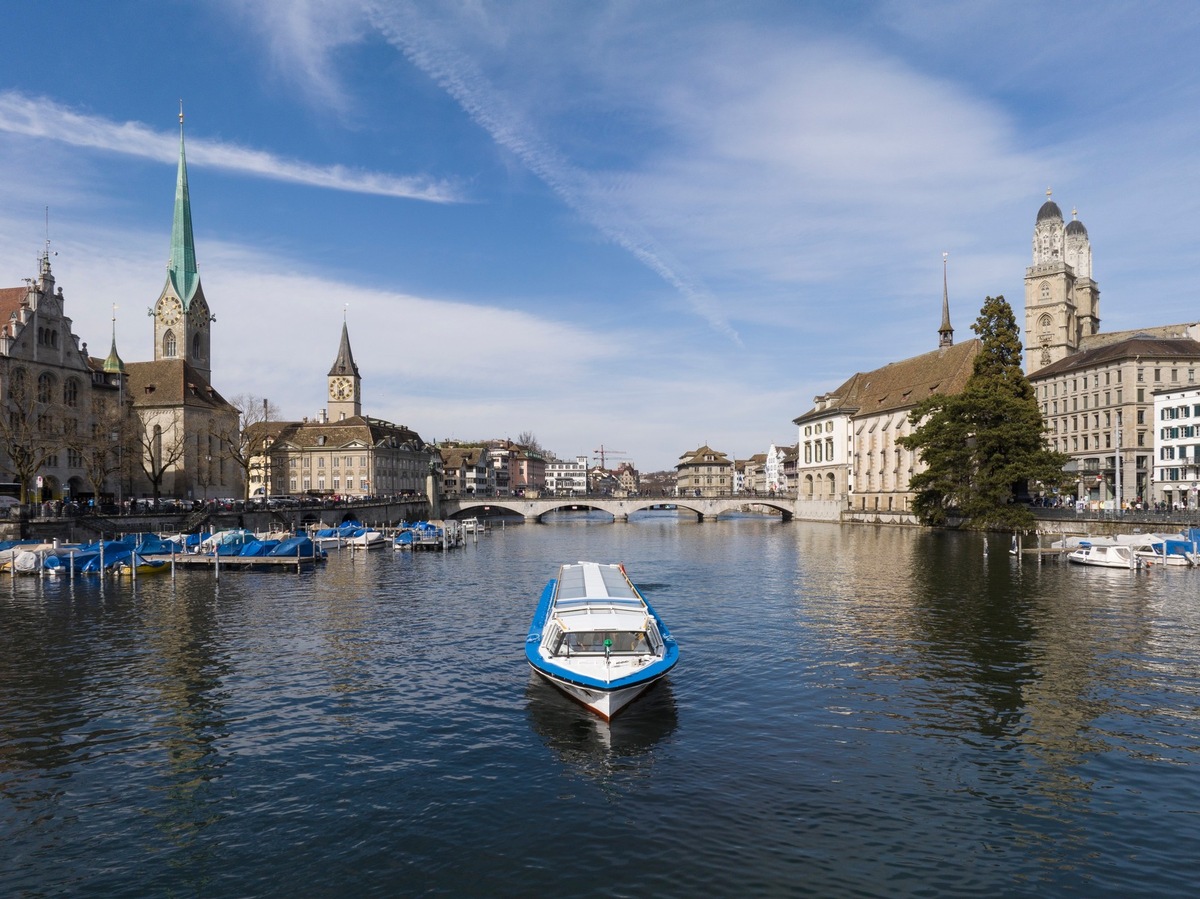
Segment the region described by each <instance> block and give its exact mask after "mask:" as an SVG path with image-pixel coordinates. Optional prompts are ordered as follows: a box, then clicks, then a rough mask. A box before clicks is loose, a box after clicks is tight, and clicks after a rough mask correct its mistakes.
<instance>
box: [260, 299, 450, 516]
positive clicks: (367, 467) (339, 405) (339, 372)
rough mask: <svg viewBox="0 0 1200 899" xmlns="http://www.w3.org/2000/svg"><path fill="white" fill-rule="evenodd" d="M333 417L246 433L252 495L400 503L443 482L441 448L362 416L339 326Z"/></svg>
mask: <svg viewBox="0 0 1200 899" xmlns="http://www.w3.org/2000/svg"><path fill="white" fill-rule="evenodd" d="M326 391H327V396H328V400H329V409H328V411H327V412H326V411H322V413H321V414H320V415H319V416H318V417H317V418H316V419H315V420H310V419H304V420H302V421H263V422H256V423H254V424H252V425H250V426H249V428H247V432H248V440H247V444H248V445H249V446H250V447H252V448H253V450H254V455H253V457H252V458H251V460H250V464H249V466H248V468H249V472H250V486H251V494H252V495H253V496H272V495H277V496H281V495H309V496H342V497H351V498H353V497H361V496H395V495H400V494H409V493H415V494H423V493H425V492H426V491H427V490H428V489H429V485H430V484H431V483H433V481H432V480H431V478H436V477H439V476H440V472H441V468H442V462H441V458H440V457H439V456H438V453H437V449H436V448H435V447H432V446H429V445H428V444H426V443H425V441H423V440H422V439H421V436H420V435H419V434H417V433H416V432H415V431H413V430H412V429H410V428H408V427H406V426H405V425H397V424H393V423H392V422H390V421H384V420H383V419H379V418H371V417H369V416H366V415H363V414H362V400H361V397H362V378H361V376H360V374H359V371H358V366H357V365H356V364H355V362H354V354H353V353H352V352H351V349H350V335H349V332H348V330H347V327H346V324H345V322H343V323H342V336H341V342H340V343H339V345H338V352H337V356H336V358H335V359H334V363H333V366H332V367H331V368H330V369H329V374H328V375H327V376H326Z"/></svg>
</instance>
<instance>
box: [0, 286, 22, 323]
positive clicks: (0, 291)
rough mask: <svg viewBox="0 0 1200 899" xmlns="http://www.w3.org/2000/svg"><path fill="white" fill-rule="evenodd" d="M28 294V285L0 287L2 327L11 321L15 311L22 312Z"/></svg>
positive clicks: (0, 321)
mask: <svg viewBox="0 0 1200 899" xmlns="http://www.w3.org/2000/svg"><path fill="white" fill-rule="evenodd" d="M28 296H29V288H28V287H0V327H2V326H4V325H7V324H8V323H9V320H10V319H12V317H13V313H14V312H15V313H18V314H20V312H21V307H22V306H24V305H25V300H26V298H28Z"/></svg>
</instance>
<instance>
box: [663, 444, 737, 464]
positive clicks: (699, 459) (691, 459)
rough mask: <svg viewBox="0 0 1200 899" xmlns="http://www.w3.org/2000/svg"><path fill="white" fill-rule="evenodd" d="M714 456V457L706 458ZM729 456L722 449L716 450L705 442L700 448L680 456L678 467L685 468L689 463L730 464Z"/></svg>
mask: <svg viewBox="0 0 1200 899" xmlns="http://www.w3.org/2000/svg"><path fill="white" fill-rule="evenodd" d="M706 456H712V457H713V458H712V459H707V458H705V457H706ZM729 464H730V462H729V457H728V456H726V455H725V454H724V453H723V452H721V451H720V450H715V449H713V448H712V447H711V446H708V445H707V444H705V445H704V446H702V447H700V448H699V449H696V450H692V451H691V452H689V453H684V454H683V455H682V456H680V457H679V462H678V463H676V465H675V467H676V468H683V467H684V466H687V465H729Z"/></svg>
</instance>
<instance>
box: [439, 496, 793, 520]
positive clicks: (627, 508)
mask: <svg viewBox="0 0 1200 899" xmlns="http://www.w3.org/2000/svg"><path fill="white" fill-rule="evenodd" d="M439 505H440V506H441V513H442V515H443V516H444V517H446V518H458V519H462V518H486V517H488V516H491V515H495V514H497V513H496V510H497V509H503V510H504V511H505V512H508V513H510V514H513V515H520V516H521V517H522V518H524V519H525V521H526V522H528V523H531V524H533V523H538V522H541V520H542V518H543V517H544V516H545V515H548V514H550V513H551V512H581V511H588V510H592V509H595V510H598V511H600V512H607V513H608V514H609V515H611V516H612V517H613V520H614V521H628V520H629V516H630V515H632V514H633V513H634V512H643V511H645V510H647V509H662V508H667V507H670V508H673V509H684V510H687V511H688V512H691V513H692V514H694V515H695V516H696V519H697V520H698V521H716V520H717V516H718V515H721V514H722V513H727V512H738V511H741V510H742V509H745V508H746V507H748V506H760V507H765V508H768V509H773V510H775V511H776V512H780V513H782V514H783V520H784V521H791V520H792V516H793V514H794V513H795V500H794V499H793V498H791V497H788V496H780V497H768V496H749V495H747V494H744V493H739V494H733V495H729V496H626V497H621V498H615V497H611V496H547V497H537V498H536V499H533V498H529V497H523V496H487V497H464V496H458V497H442V499H441V501H440V503H439Z"/></svg>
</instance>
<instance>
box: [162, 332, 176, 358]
mask: <svg viewBox="0 0 1200 899" xmlns="http://www.w3.org/2000/svg"><path fill="white" fill-rule="evenodd" d="M163 355H164V356H166V357H168V358H171V359H173V358H175V332H174V331H168V332H167V333H166V334H164V335H163Z"/></svg>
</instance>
